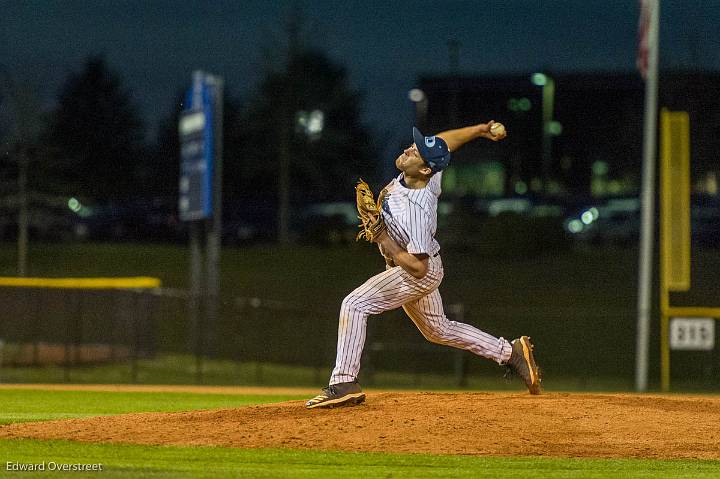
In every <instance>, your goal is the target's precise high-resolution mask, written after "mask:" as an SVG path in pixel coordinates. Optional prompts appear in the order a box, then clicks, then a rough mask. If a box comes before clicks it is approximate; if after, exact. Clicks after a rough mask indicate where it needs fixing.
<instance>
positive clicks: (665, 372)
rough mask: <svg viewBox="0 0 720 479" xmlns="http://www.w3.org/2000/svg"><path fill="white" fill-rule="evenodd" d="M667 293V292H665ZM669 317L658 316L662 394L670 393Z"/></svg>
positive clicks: (664, 315)
mask: <svg viewBox="0 0 720 479" xmlns="http://www.w3.org/2000/svg"><path fill="white" fill-rule="evenodd" d="M666 293H667V292H666ZM669 323H670V317H669V316H668V315H666V314H663V315H661V316H660V350H661V354H660V389H661V390H662V392H668V391H670V331H669V327H668V326H669Z"/></svg>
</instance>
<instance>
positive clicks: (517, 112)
mask: <svg viewBox="0 0 720 479" xmlns="http://www.w3.org/2000/svg"><path fill="white" fill-rule="evenodd" d="M418 87H419V89H420V90H421V91H422V92H424V97H423V102H422V103H416V104H417V105H418V108H417V112H416V113H417V118H416V121H417V123H418V124H419V125H421V127H422V128H424V129H425V130H426V131H428V132H439V131H442V130H444V129H448V128H452V127H455V126H457V125H462V124H469V123H472V122H476V121H484V120H486V119H496V120H497V121H500V122H503V123H504V124H505V125H506V126H507V128H508V133H509V135H508V139H507V140H505V141H504V142H501V143H498V144H488V143H486V142H481V143H471V144H469V145H468V146H467V147H465V148H464V149H463V150H461V151H460V152H458V153H457V155H456V159H455V161H454V162H453V165H452V167H451V168H449V169H448V170H447V172H446V173H445V175H444V178H443V180H444V183H445V184H444V185H443V186H444V188H443V189H444V192H445V194H446V195H449V196H477V197H509V196H516V195H521V196H522V195H526V194H537V195H540V196H545V197H548V196H549V197H558V198H578V197H608V196H622V195H637V192H638V191H639V183H640V181H639V180H640V164H641V158H642V131H643V98H644V84H643V82H642V80H641V79H640V77H639V76H638V75H637V74H635V73H593V74H587V73H585V74H552V73H547V72H545V73H531V72H528V73H523V74H514V75H488V76H424V77H421V78H420V79H419V83H418ZM659 102H660V107H667V108H669V109H671V110H680V111H688V112H689V114H690V128H691V155H692V170H693V190H694V192H696V193H706V194H710V195H717V194H718V184H717V178H718V174H720V73H718V72H698V71H674V72H663V73H662V74H661V78H660V88H659Z"/></svg>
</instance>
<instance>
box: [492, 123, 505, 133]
mask: <svg viewBox="0 0 720 479" xmlns="http://www.w3.org/2000/svg"><path fill="white" fill-rule="evenodd" d="M490 134H491V135H492V136H505V125H503V124H502V123H493V124H492V126H491V127H490Z"/></svg>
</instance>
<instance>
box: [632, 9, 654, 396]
mask: <svg viewBox="0 0 720 479" xmlns="http://www.w3.org/2000/svg"><path fill="white" fill-rule="evenodd" d="M641 3H642V7H643V8H647V9H649V11H647V10H646V12H645V13H648V14H649V18H648V20H649V22H648V25H647V29H646V31H645V32H644V33H645V35H646V38H645V41H646V42H647V43H646V47H647V71H646V79H645V124H644V135H643V138H644V144H643V163H642V164H643V166H642V191H641V203H640V208H641V213H642V223H641V229H640V254H639V265H638V266H639V268H638V297H637V315H638V316H637V348H636V357H635V390H636V391H638V392H644V391H646V390H647V382H648V350H649V344H650V311H651V307H650V304H651V300H652V271H653V244H654V233H655V230H654V225H655V221H654V218H655V164H656V152H657V151H656V150H657V96H658V94H657V91H658V50H659V46H660V42H659V30H660V0H643V1H642V2H641ZM641 15H642V13H641ZM641 28H642V26H641ZM641 46H642V45H641Z"/></svg>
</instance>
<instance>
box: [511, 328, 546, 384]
mask: <svg viewBox="0 0 720 479" xmlns="http://www.w3.org/2000/svg"><path fill="white" fill-rule="evenodd" d="M507 367H508V368H509V369H510V370H511V371H512V372H514V373H515V374H517V375H518V376H520V377H521V378H522V379H523V381H525V385H526V386H527V388H528V390H529V391H530V394H540V393H541V391H542V387H541V382H542V378H541V377H540V370H539V369H538V366H537V364H535V358H534V357H533V344H532V342H530V338H529V337H527V336H520V337H519V338H517V339H516V340H514V341H513V342H512V354H511V355H510V359H509V360H508V362H507Z"/></svg>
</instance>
